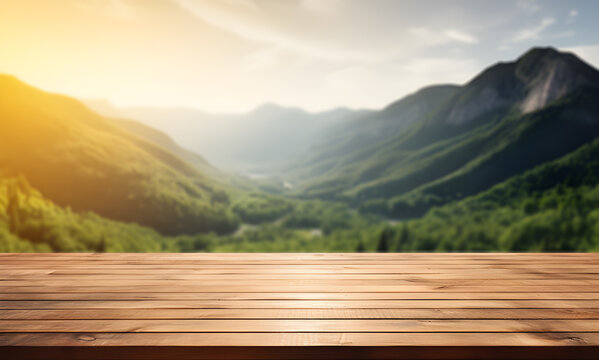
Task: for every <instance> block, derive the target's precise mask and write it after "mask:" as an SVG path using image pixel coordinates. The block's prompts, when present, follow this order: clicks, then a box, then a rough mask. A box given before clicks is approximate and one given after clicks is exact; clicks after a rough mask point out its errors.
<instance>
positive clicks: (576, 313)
mask: <svg viewBox="0 0 599 360" xmlns="http://www.w3.org/2000/svg"><path fill="white" fill-rule="evenodd" d="M0 319H3V320H43V319H46V320H84V319H91V320H99V319H110V320H112V319H490V320H501V319H589V320H592V319H599V309H596V308H595V309H572V308H565V309H553V308H552V309H513V308H509V309H408V308H406V309H340V308H326V309H271V308H269V309H57V310H35V309H34V310H23V309H19V310H2V311H0Z"/></svg>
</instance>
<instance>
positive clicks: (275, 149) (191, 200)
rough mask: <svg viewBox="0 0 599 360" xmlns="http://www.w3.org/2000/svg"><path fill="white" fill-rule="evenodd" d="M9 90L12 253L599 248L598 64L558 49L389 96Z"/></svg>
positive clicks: (0, 150) (6, 224)
mask: <svg viewBox="0 0 599 360" xmlns="http://www.w3.org/2000/svg"><path fill="white" fill-rule="evenodd" d="M0 92H1V93H2V94H3V97H2V98H1V99H0V251H2V252H14V251H21V252H29V251H30V252H46V251H54V252H63V251H91V252H144V251H149V252H167V251H181V252H197V251H206V252H213V251H214V252H305V251H309V252H374V251H379V252H396V251H397V252H403V251H598V250H599V227H597V225H596V224H597V222H598V220H599V101H598V100H599V71H597V69H595V68H593V67H592V66H590V65H588V64H587V63H585V62H584V61H583V60H581V59H580V58H578V57H576V56H575V55H573V54H570V53H565V52H560V51H557V50H555V49H553V48H533V49H531V50H530V51H528V52H526V53H525V54H523V55H522V56H520V57H519V58H517V59H516V60H514V61H511V62H504V63H498V64H494V65H492V66H490V67H488V68H487V69H485V70H483V71H482V72H481V73H480V74H479V75H477V76H475V77H474V78H473V79H471V80H470V81H469V82H467V83H466V84H464V85H448V84H442V85H435V86H429V87H426V88H423V89H420V90H418V91H416V92H414V93H413V94H411V95H408V96H406V97H403V98H401V99H399V100H397V101H395V102H393V103H391V104H390V105H388V106H386V107H384V108H383V109H381V110H352V109H347V108H339V109H334V110H330V111H324V112H318V113H309V112H306V111H304V110H302V109H298V108H286V107H282V106H278V105H274V104H266V105H264V106H261V107H258V108H257V109H255V110H253V111H251V112H249V113H247V114H208V113H203V112H201V111H199V110H195V109H177V108H171V109H167V108H117V107H114V106H112V105H110V104H107V103H105V102H101V101H90V100H86V101H83V102H82V101H79V100H76V99H74V98H71V97H67V96H63V95H58V94H52V93H47V92H44V91H42V90H40V89H36V88H34V87H32V86H29V85H27V84H25V83H24V82H22V81H20V80H18V79H17V78H15V77H12V76H9V75H2V76H0Z"/></svg>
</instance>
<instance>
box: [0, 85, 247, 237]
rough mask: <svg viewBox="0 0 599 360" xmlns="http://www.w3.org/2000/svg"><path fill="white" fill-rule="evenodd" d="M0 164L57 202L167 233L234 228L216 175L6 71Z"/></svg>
mask: <svg viewBox="0 0 599 360" xmlns="http://www.w3.org/2000/svg"><path fill="white" fill-rule="evenodd" d="M0 92H1V93H2V94H3V96H2V98H0V119H1V120H0V169H5V170H7V172H8V173H10V174H15V175H21V176H23V177H25V178H26V179H27V181H28V182H29V183H30V184H31V186H33V187H34V188H35V189H37V190H39V191H41V193H42V194H43V195H44V196H45V197H47V198H48V199H50V200H51V201H53V202H54V203H56V204H57V205H59V206H63V207H66V206H68V207H70V208H72V209H73V210H75V211H93V212H95V213H97V214H99V215H101V216H104V217H107V218H109V219H115V220H120V221H126V222H135V223H138V224H141V225H145V226H149V227H152V228H154V229H156V230H158V231H160V232H162V233H164V234H180V233H197V232H208V231H215V232H230V231H232V230H234V229H235V228H236V227H237V220H236V218H235V216H234V215H232V213H231V212H230V211H229V204H228V195H227V192H226V189H224V188H223V187H222V186H221V185H220V184H219V183H218V182H217V181H215V180H214V179H212V178H209V177H208V176H205V175H204V174H202V173H200V172H199V171H198V170H197V169H196V168H194V167H193V166H192V165H190V164H189V163H187V162H186V161H184V160H182V159H181V158H179V157H177V156H176V155H174V154H173V153H171V152H169V151H168V150H166V149H164V148H162V147H160V146H157V145H156V144H154V143H151V142H149V141H147V140H145V139H142V138H141V137H138V136H136V135H133V134H131V133H130V132H128V131H125V130H124V129H123V128H121V127H120V126H118V125H116V124H115V123H114V122H113V120H111V119H108V118H104V117H102V116H99V115H98V114H96V113H94V112H92V111H91V110H89V109H88V108H86V107H85V106H84V105H82V104H81V103H79V102H78V101H76V100H74V99H72V98H69V97H65V96H61V95H55V94H49V93H46V92H43V91H40V90H37V89H35V88H33V87H30V86H27V85H25V84H23V83H22V82H20V81H18V80H17V79H15V78H13V77H10V76H0Z"/></svg>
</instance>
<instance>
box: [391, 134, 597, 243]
mask: <svg viewBox="0 0 599 360" xmlns="http://www.w3.org/2000/svg"><path fill="white" fill-rule="evenodd" d="M598 209H599V139H595V140H593V141H592V142H590V143H588V144H585V145H583V146H581V147H580V148H579V149H577V150H575V151H573V152H571V153H569V154H567V155H565V156H563V157H561V158H559V159H557V160H554V161H550V162H547V163H544V164H542V165H539V166H537V167H535V168H533V169H530V170H527V171H526V172H524V173H522V174H519V175H516V176H513V177H511V178H509V179H508V180H506V181H504V182H502V183H500V184H497V185H495V186H493V187H491V188H490V189H488V190H485V191H483V192H481V193H479V194H477V195H475V196H471V197H468V198H466V199H463V200H461V201H456V202H452V203H450V204H447V205H444V206H441V207H438V208H435V209H434V211H430V212H428V213H427V214H426V215H425V216H423V217H422V218H419V219H414V220H410V221H407V222H404V223H402V224H401V225H399V226H397V227H396V228H395V229H394V231H392V232H394V236H390V238H393V240H390V241H389V242H390V243H391V245H390V247H391V250H392V251H487V250H489V249H493V250H494V251H497V250H503V251H560V252H564V251H597V250H599V226H597V220H598V219H599V210H598Z"/></svg>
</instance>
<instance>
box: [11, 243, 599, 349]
mask: <svg viewBox="0 0 599 360" xmlns="http://www.w3.org/2000/svg"><path fill="white" fill-rule="evenodd" d="M0 354H1V355H0V357H1V358H2V359H13V358H14V359H17V358H19V359H20V358H23V359H69V358H73V359H75V358H86V359H213V358H227V359H282V358H289V359H312V360H316V359H364V358H372V359H413V358H417V359H509V358H512V359H520V358H530V359H541V358H542V359H545V358H547V359H549V358H552V359H561V358H568V359H576V358H581V359H582V358H585V359H597V358H598V357H597V354H599V254H556V253H552V254H530V253H522V254H498V253H483V254H438V253H435V254H423V253H408V254H0Z"/></svg>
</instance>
